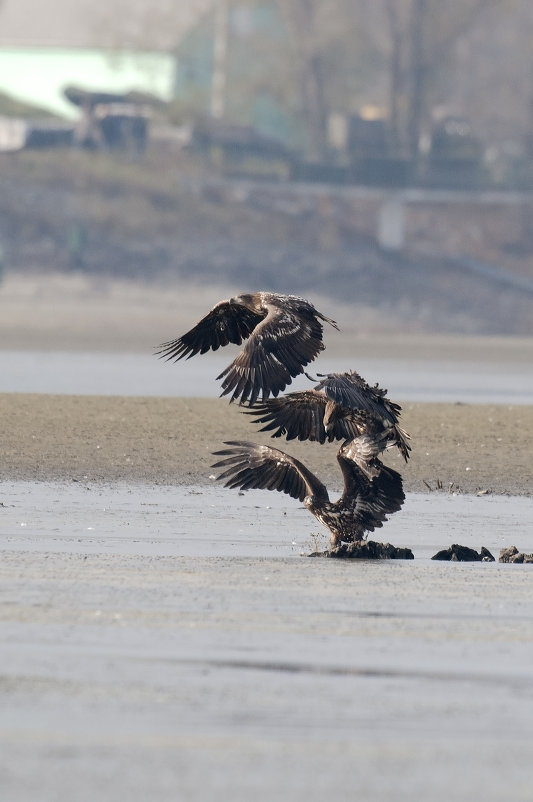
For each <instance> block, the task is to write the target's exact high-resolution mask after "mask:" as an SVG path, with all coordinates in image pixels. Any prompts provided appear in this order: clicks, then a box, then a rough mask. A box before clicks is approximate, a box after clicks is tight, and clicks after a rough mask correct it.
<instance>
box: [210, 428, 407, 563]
mask: <svg viewBox="0 0 533 802" xmlns="http://www.w3.org/2000/svg"><path fill="white" fill-rule="evenodd" d="M225 445H226V446H229V448H225V449H223V450H221V451H216V452H214V453H215V456H224V457H225V459H222V460H220V461H219V462H216V463H215V464H214V465H213V466H212V467H213V468H224V469H225V470H224V471H223V472H222V473H221V474H220V475H219V476H217V479H226V483H225V487H232V488H237V487H238V488H240V489H241V490H250V489H252V488H264V489H266V490H278V491H279V492H281V493H287V494H288V495H289V496H292V498H296V499H299V500H300V501H303V503H304V506H305V507H306V509H308V510H309V512H311V513H312V514H313V515H314V516H315V518H317V519H318V520H319V521H320V522H321V523H322V524H324V525H325V526H327V527H328V529H329V530H330V532H331V546H332V548H333V547H335V546H338V545H339V544H340V543H341V542H343V541H344V542H348V543H351V542H354V541H358V540H362V539H363V538H364V535H365V532H373V531H374V529H378V528H379V527H381V526H383V522H384V521H386V520H387V515H390V514H391V513H393V512H397V511H398V510H399V509H400V508H401V506H402V504H403V502H404V499H405V495H404V492H403V483H402V477H401V476H400V474H399V473H398V472H397V471H394V470H392V469H391V468H387V467H386V466H385V465H383V463H381V462H380V461H379V460H378V459H376V458H375V449H374V446H373V442H372V439H370V440H369V438H367V437H366V436H363V437H362V438H356V439H355V440H351V441H347V442H345V443H343V444H342V445H341V447H340V449H339V451H338V454H337V460H338V461H339V465H340V467H341V471H342V474H343V477H344V492H343V494H342V496H341V497H340V499H339V500H338V501H335V502H331V501H330V500H329V495H328V491H327V489H326V487H325V486H324V485H323V484H322V482H321V481H320V480H319V479H317V477H316V476H315V475H314V474H313V473H312V472H311V471H310V470H309V469H308V468H306V467H305V465H304V464H303V463H302V462H300V461H299V460H297V459H295V458H294V457H291V456H290V455H289V454H285V452H283V451H279V450H278V449H277V448H271V447H270V446H263V445H257V444H255V443H248V442H243V441H228V442H226V443H225Z"/></svg>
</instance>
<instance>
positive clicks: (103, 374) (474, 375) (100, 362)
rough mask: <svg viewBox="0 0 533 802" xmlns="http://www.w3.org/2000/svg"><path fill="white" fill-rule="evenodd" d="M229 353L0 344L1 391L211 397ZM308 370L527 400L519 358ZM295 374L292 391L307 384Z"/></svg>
mask: <svg viewBox="0 0 533 802" xmlns="http://www.w3.org/2000/svg"><path fill="white" fill-rule="evenodd" d="M231 358H232V357H230V356H228V355H220V354H209V355H206V356H205V357H204V358H203V359H191V360H185V361H183V360H182V361H181V362H179V363H178V364H173V363H166V362H165V361H162V360H160V359H157V358H156V357H155V356H153V355H152V354H129V353H128V354H118V353H74V352H64V353H63V352H42V353H41V352H36V351H35V352H29V351H1V350H0V392H3V393H14V392H18V393H59V394H63V393H65V394H69V395H128V396H146V395H148V396H167V397H176V396H189V397H191V396H195V397H212V398H215V397H216V396H217V395H218V394H219V392H220V386H219V385H220V383H219V382H216V381H215V377H216V376H217V375H218V374H219V373H220V372H221V371H222V370H223V369H224V368H225V367H226V366H227V365H228V364H229V362H230V361H231ZM311 367H312V371H311V372H312V374H313V375H316V372H333V371H344V370H348V369H351V368H353V369H356V370H357V371H358V372H359V373H360V374H361V375H362V376H363V377H364V378H365V379H366V380H367V381H368V382H369V383H374V382H376V381H377V382H379V383H380V385H381V386H382V387H386V388H388V390H389V395H390V397H391V398H397V399H400V400H403V401H444V402H457V401H460V402H463V403H493V404H532V403H533V372H532V371H530V370H525V369H524V365H523V364H522V363H519V362H512V361H508V362H494V363H492V362H475V363H474V362H468V361H458V360H452V359H450V360H442V359H439V360H438V361H431V360H422V359H419V360H392V359H391V360H388V359H364V358H360V357H359V356H358V355H356V356H354V359H353V360H350V359H349V358H346V357H344V358H342V359H340V358H334V359H330V358H329V357H323V358H321V359H317V360H316V362H314V363H313V365H312V366H311ZM308 386H309V382H308V381H307V379H305V378H299V379H297V380H296V381H294V382H293V384H292V385H291V388H290V389H291V390H298V389H302V388H304V387H308Z"/></svg>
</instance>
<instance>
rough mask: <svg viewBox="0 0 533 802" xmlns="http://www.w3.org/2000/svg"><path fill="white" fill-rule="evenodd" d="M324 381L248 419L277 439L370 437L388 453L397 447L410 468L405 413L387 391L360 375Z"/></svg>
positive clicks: (259, 407) (275, 400) (260, 407)
mask: <svg viewBox="0 0 533 802" xmlns="http://www.w3.org/2000/svg"><path fill="white" fill-rule="evenodd" d="M319 376H320V377H321V379H322V380H321V381H320V382H319V384H317V385H316V387H315V388H314V390H302V391H301V392H297V393H287V395H285V396H283V397H282V398H271V399H268V400H267V401H263V402H262V403H260V404H257V405H256V406H255V407H253V408H252V409H250V410H247V411H246V412H247V414H249V415H255V416H257V417H258V421H257V422H258V423H264V424H266V425H265V426H263V428H262V429H261V430H260V431H262V432H273V434H272V437H282V436H283V435H285V436H286V439H287V440H294V439H295V438H298V440H315V441H317V442H319V443H325V442H326V440H328V441H329V442H330V443H331V442H332V441H333V440H352V439H353V438H357V437H359V436H361V435H367V436H368V437H370V438H372V437H373V438H374V439H375V440H376V444H378V443H379V444H380V445H381V446H382V450H383V449H385V448H387V449H388V448H392V447H393V446H397V447H398V449H399V450H400V453H401V454H402V456H403V458H404V459H405V461H406V462H407V460H408V459H409V452H410V450H411V446H410V445H409V442H408V441H409V435H408V434H407V432H405V431H404V430H403V429H402V428H401V427H400V426H399V423H398V421H399V416H400V412H401V407H400V406H399V404H395V403H394V402H393V401H390V400H389V399H388V398H387V397H386V393H387V391H386V390H383V389H382V388H381V387H379V385H377V384H375V385H374V386H373V387H371V386H370V385H369V384H367V383H366V381H365V380H364V379H363V378H362V377H361V376H359V374H358V373H356V372H355V371H354V370H351V371H349V372H347V373H328V374H327V375H325V376H321V374H319ZM309 378H311V377H309Z"/></svg>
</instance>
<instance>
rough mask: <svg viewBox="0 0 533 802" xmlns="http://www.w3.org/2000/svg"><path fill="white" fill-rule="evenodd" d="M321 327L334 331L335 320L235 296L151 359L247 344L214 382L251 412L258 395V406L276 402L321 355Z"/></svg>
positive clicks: (275, 300)
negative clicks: (272, 399) (219, 381)
mask: <svg viewBox="0 0 533 802" xmlns="http://www.w3.org/2000/svg"><path fill="white" fill-rule="evenodd" d="M320 321H325V322H326V323H330V324H331V325H332V326H333V327H334V328H336V329H338V326H337V324H336V323H335V321H334V320H331V318H329V317H326V316H325V315H323V314H322V313H321V312H319V311H318V310H316V309H315V307H314V306H313V305H312V304H311V303H309V301H306V300H304V299H303V298H298V297H297V296H296V295H278V294H276V293H273V292H255V293H250V294H244V295H236V296H235V298H230V299H229V300H228V301H221V302H220V303H218V304H216V305H215V306H214V307H213V309H212V310H211V311H210V312H209V313H208V314H207V315H206V316H205V317H204V318H202V320H200V322H199V323H197V324H196V326H194V328H192V329H191V330H190V331H188V332H187V333H186V334H183V335H182V336H181V337H179V338H178V339H177V340H170V341H169V342H166V343H163V344H162V345H160V346H159V350H158V351H157V352H156V353H157V354H158V355H159V356H161V357H166V359H171V360H176V361H177V360H178V359H182V358H183V357H187V359H190V358H191V357H192V356H194V355H195V354H198V353H200V354H205V353H206V351H209V349H210V348H211V349H212V350H213V351H216V350H217V349H218V348H219V347H220V346H223V345H227V344H228V343H235V344H236V345H240V344H241V343H242V342H243V340H246V344H245V346H244V348H243V350H242V351H241V352H240V353H239V354H238V355H237V357H236V358H235V359H234V360H233V362H232V363H231V365H229V366H228V367H227V368H226V369H225V370H223V371H222V373H221V374H220V375H219V376H217V379H224V381H223V382H222V393H221V395H227V394H228V393H231V392H232V391H233V394H232V396H231V399H230V403H231V401H235V400H237V399H239V398H240V403H241V404H244V403H245V402H246V401H248V402H249V404H250V406H251V405H252V404H254V403H255V401H256V400H257V399H258V397H259V395H260V394H261V397H262V400H263V401H265V400H266V399H267V398H268V397H269V395H273V396H277V395H278V393H279V392H280V391H282V390H284V389H285V387H286V386H287V385H288V384H290V383H291V381H292V379H293V378H294V377H295V376H298V374H300V373H302V372H303V369H304V367H305V366H306V365H308V364H309V362H312V360H313V359H315V357H316V356H317V355H318V354H319V353H320V351H322V350H323V349H324V344H323V342H322V332H323V327H322V323H321V322H320Z"/></svg>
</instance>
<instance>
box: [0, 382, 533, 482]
mask: <svg viewBox="0 0 533 802" xmlns="http://www.w3.org/2000/svg"><path fill="white" fill-rule="evenodd" d="M0 419H1V420H2V424H3V426H2V428H3V434H2V462H1V465H0V478H1V479H3V480H6V479H19V480H41V481H54V480H69V481H70V480H88V481H96V482H116V481H121V482H133V483H139V482H140V483H151V484H168V485H178V484H189V485H190V484H206V483H210V481H211V480H210V479H209V477H210V476H211V475H212V474H213V471H212V469H211V467H210V466H211V464H212V462H213V461H214V459H213V457H212V454H211V452H212V451H215V450H217V449H218V448H220V447H221V446H222V443H223V441H224V440H228V439H229V440H252V441H256V442H269V441H270V442H271V443H273V444H275V445H276V446H278V447H279V448H281V449H283V450H286V451H288V452H289V453H291V454H294V455H295V456H297V457H298V458H300V459H302V460H303V461H304V462H305V464H307V465H308V466H309V467H310V468H311V469H312V470H314V471H315V472H316V473H317V475H319V476H320V478H321V479H322V480H323V481H325V482H326V483H327V484H328V486H329V487H331V489H332V490H336V489H337V490H340V487H341V479H340V471H339V468H338V465H337V462H336V459H335V455H336V451H337V448H338V444H337V445H336V444H326V445H323V446H319V445H317V444H314V443H298V442H294V441H291V442H287V441H285V440H282V439H281V438H279V439H277V440H271V438H269V437H268V436H267V435H266V433H263V434H261V433H259V431H258V426H257V425H256V424H254V423H253V421H252V420H251V418H250V416H248V415H246V414H243V413H242V412H241V411H240V410H239V408H238V407H237V406H236V405H234V404H232V405H230V404H228V403H227V402H226V401H225V400H223V399H190V398H188V399H179V398H178V399H171V398H124V397H121V398H119V397H116V398H115V397H96V396H59V395H57V396H50V395H33V394H28V395H18V394H3V395H0ZM402 419H403V425H404V427H405V428H406V429H407V431H408V432H409V433H410V434H411V439H412V447H413V451H412V458H411V460H410V462H409V464H408V465H405V464H404V463H403V461H402V460H401V458H400V457H399V456H397V455H395V454H390V455H388V456H387V462H388V463H389V464H390V465H391V466H392V467H395V468H396V469H397V470H400V471H401V473H402V475H403V477H404V482H405V488H406V490H407V491H408V492H409V491H417V492H427V491H428V490H435V489H437V488H440V489H444V490H445V491H447V490H450V489H452V490H454V491H457V492H462V493H477V492H481V491H488V492H490V493H495V494H512V495H531V494H532V493H533V483H532V478H531V448H530V445H531V442H533V407H529V406H516V407H510V406H492V405H485V404H481V405H469V404H418V403H406V404H404V405H403V418H402Z"/></svg>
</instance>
